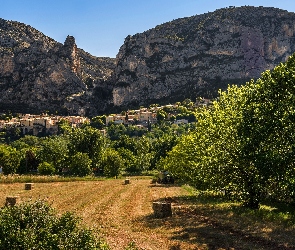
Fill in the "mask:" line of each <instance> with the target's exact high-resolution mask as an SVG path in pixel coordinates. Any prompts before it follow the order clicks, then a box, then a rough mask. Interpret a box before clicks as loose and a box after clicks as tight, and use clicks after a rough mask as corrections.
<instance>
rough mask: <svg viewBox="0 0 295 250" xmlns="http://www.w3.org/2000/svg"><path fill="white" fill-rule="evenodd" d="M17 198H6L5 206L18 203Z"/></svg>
mask: <svg viewBox="0 0 295 250" xmlns="http://www.w3.org/2000/svg"><path fill="white" fill-rule="evenodd" d="M18 200H19V196H7V197H6V202H5V206H14V205H15V204H16V203H18Z"/></svg>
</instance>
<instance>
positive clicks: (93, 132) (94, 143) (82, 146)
mask: <svg viewBox="0 0 295 250" xmlns="http://www.w3.org/2000/svg"><path fill="white" fill-rule="evenodd" d="M104 147H105V138H104V137H103V136H102V134H101V133H100V131H99V130H98V129H95V128H92V127H90V126H86V127H85V128H77V129H75V130H74V131H72V132H71V133H70V134H69V150H70V155H75V154H76V153H77V152H81V153H86V154H87V155H88V157H89V159H90V160H91V162H92V168H93V169H95V168H97V167H98V165H99V164H100V158H101V150H102V148H104Z"/></svg>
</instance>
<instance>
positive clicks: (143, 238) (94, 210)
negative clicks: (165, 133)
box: [0, 177, 295, 250]
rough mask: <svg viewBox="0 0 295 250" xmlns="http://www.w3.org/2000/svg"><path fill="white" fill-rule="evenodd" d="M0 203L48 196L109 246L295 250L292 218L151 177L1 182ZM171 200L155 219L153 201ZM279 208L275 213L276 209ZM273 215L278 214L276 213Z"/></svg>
mask: <svg viewBox="0 0 295 250" xmlns="http://www.w3.org/2000/svg"><path fill="white" fill-rule="evenodd" d="M0 193H1V196H0V204H3V205H4V203H5V198H6V196H15V195H18V196H20V199H21V200H22V201H26V200H30V199H33V200H35V199H46V200H48V201H49V202H50V203H52V206H53V207H55V208H56V209H57V211H59V212H60V213H63V212H65V211H72V212H75V213H76V214H77V215H78V216H80V217H81V218H82V219H83V221H84V223H85V224H87V225H88V226H89V227H92V228H96V229H98V230H99V231H100V233H101V234H102V235H103V237H105V238H106V240H107V242H108V243H109V245H110V246H111V249H115V250H120V249H124V248H126V246H127V245H128V244H129V243H130V242H135V245H136V246H137V248H138V249H152V250H158V249H161V250H162V249H163V250H165V249H171V250H172V249H184V250H189V249H243V250H246V249H258V250H259V249H261V250H266V249H267V250H272V249H295V238H294V237H293V235H294V233H295V230H294V226H293V225H294V223H293V221H294V220H293V218H294V217H295V216H294V215H293V214H292V213H289V216H288V213H287V212H286V213H283V212H281V210H278V208H273V207H269V206H268V207H267V206H264V207H263V208H262V209H260V210H259V211H255V212H253V211H250V210H247V209H243V208H241V207H239V206H238V205H237V204H234V203H226V202H224V201H221V200H220V199H218V198H214V197H213V198H212V197H201V196H195V195H193V194H192V192H191V190H189V189H185V188H183V187H180V186H177V185H174V186H171V185H166V186H165V185H157V184H151V179H148V178H141V179H137V178H136V177H132V178H130V184H128V185H125V184H124V180H122V179H117V180H105V181H81V182H54V183H35V184H34V188H33V189H32V190H25V188H24V183H13V184H0ZM161 200H169V201H170V202H172V209H173V216H172V217H170V218H166V219H157V218H155V217H154V216H153V211H152V202H153V201H161ZM275 210H277V211H275ZM276 215H277V216H276Z"/></svg>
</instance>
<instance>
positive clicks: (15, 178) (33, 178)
mask: <svg viewBox="0 0 295 250" xmlns="http://www.w3.org/2000/svg"><path fill="white" fill-rule="evenodd" d="M102 179H103V178H100V177H95V176H86V177H76V176H70V177H69V176H60V175H50V176H49V175H18V174H15V175H2V174H1V175H0V183H3V184H9V183H29V182H34V183H47V182H71V181H97V180H102Z"/></svg>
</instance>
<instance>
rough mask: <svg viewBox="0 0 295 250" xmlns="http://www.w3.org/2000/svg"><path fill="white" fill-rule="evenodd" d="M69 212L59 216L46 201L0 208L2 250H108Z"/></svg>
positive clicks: (0, 247) (0, 242)
mask: <svg viewBox="0 0 295 250" xmlns="http://www.w3.org/2000/svg"><path fill="white" fill-rule="evenodd" d="M79 222H80V220H79V218H77V217H75V216H74V215H73V214H72V213H69V212H66V213H64V214H62V215H61V216H57V214H56V213H55V210H54V209H53V208H52V207H51V206H50V205H48V204H47V203H46V202H44V201H36V202H25V203H21V204H20V205H16V206H13V207H10V206H8V207H3V208H1V209H0V249H1V250H2V249H3V250H4V249H15V250H18V249H73V250H74V249H77V250H78V249H109V247H108V245H107V244H106V243H104V242H103V241H101V240H100V239H99V238H97V237H96V236H95V235H94V233H93V231H91V230H89V229H85V228H84V227H82V226H81V225H80V223H79Z"/></svg>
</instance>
